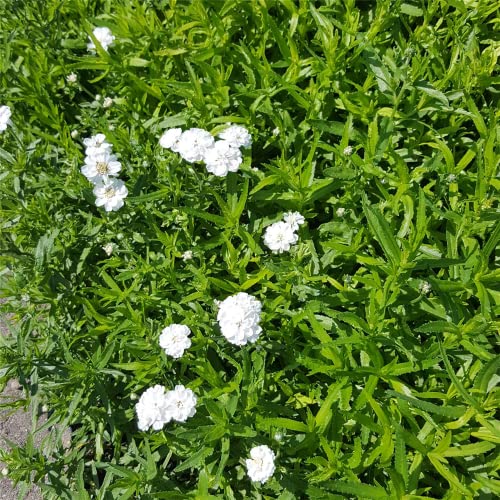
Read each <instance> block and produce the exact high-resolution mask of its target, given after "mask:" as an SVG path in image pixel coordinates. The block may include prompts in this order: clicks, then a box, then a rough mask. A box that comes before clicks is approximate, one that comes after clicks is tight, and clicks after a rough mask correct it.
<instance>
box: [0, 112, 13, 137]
mask: <svg viewBox="0 0 500 500" xmlns="http://www.w3.org/2000/svg"><path fill="white" fill-rule="evenodd" d="M11 115H12V111H11V110H10V108H9V106H0V132H3V131H4V130H6V129H7V125H8V123H9V121H10V117H11Z"/></svg>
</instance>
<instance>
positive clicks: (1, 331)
mask: <svg viewBox="0 0 500 500" xmlns="http://www.w3.org/2000/svg"><path fill="white" fill-rule="evenodd" d="M0 306H1V303H0ZM8 321H9V318H8V317H7V318H6V317H5V316H3V317H2V316H0V335H3V336H5V337H8V336H9V335H10V328H9V325H8ZM23 397H24V395H23V391H22V388H21V386H20V385H19V383H18V382H17V380H10V381H9V382H8V383H7V386H6V387H5V389H4V390H3V392H2V393H1V394H0V403H6V402H11V401H18V400H20V399H23ZM30 430H31V415H30V412H29V411H26V410H24V409H17V410H12V409H1V410H0V447H1V448H2V449H8V446H7V444H6V442H5V439H8V440H9V441H12V442H14V443H16V444H17V445H21V446H22V445H24V443H26V439H27V437H28V434H29V431H30ZM41 439H42V436H39V437H38V438H37V441H38V443H36V444H39V441H40V440H41ZM0 471H1V475H0V499H2V500H16V499H17V498H18V494H19V488H17V487H14V486H13V485H12V482H11V481H10V479H9V478H8V476H4V475H3V474H4V472H6V468H5V464H3V463H2V462H0ZM24 498H25V500H40V499H41V498H42V494H41V492H40V489H39V488H38V487H37V486H33V487H32V488H31V490H30V492H29V493H28V494H27V495H25V496H24Z"/></svg>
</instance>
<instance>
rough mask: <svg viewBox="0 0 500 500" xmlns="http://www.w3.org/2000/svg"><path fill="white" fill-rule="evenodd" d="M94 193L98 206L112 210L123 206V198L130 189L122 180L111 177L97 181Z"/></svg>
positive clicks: (107, 210) (108, 210)
mask: <svg viewBox="0 0 500 500" xmlns="http://www.w3.org/2000/svg"><path fill="white" fill-rule="evenodd" d="M94 195H95V196H96V200H95V204H96V206H98V207H102V206H104V210H106V212H110V211H116V210H118V209H120V208H121V207H123V199H124V198H126V197H127V195H128V190H127V188H126V187H125V183H124V182H123V181H122V180H120V179H112V178H110V179H107V180H101V181H99V182H97V184H96V185H95V187H94Z"/></svg>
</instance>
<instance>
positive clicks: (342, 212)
mask: <svg viewBox="0 0 500 500" xmlns="http://www.w3.org/2000/svg"><path fill="white" fill-rule="evenodd" d="M335 215H336V216H337V217H344V215H345V208H344V207H339V208H337V210H335Z"/></svg>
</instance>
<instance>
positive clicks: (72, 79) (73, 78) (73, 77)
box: [66, 73, 78, 83]
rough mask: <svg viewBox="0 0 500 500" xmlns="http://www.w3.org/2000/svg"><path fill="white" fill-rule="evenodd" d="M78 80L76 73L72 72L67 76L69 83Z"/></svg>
mask: <svg viewBox="0 0 500 500" xmlns="http://www.w3.org/2000/svg"><path fill="white" fill-rule="evenodd" d="M77 80H78V76H77V75H76V73H70V74H69V75H68V76H67V77H66V81H67V82H68V83H76V81H77Z"/></svg>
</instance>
